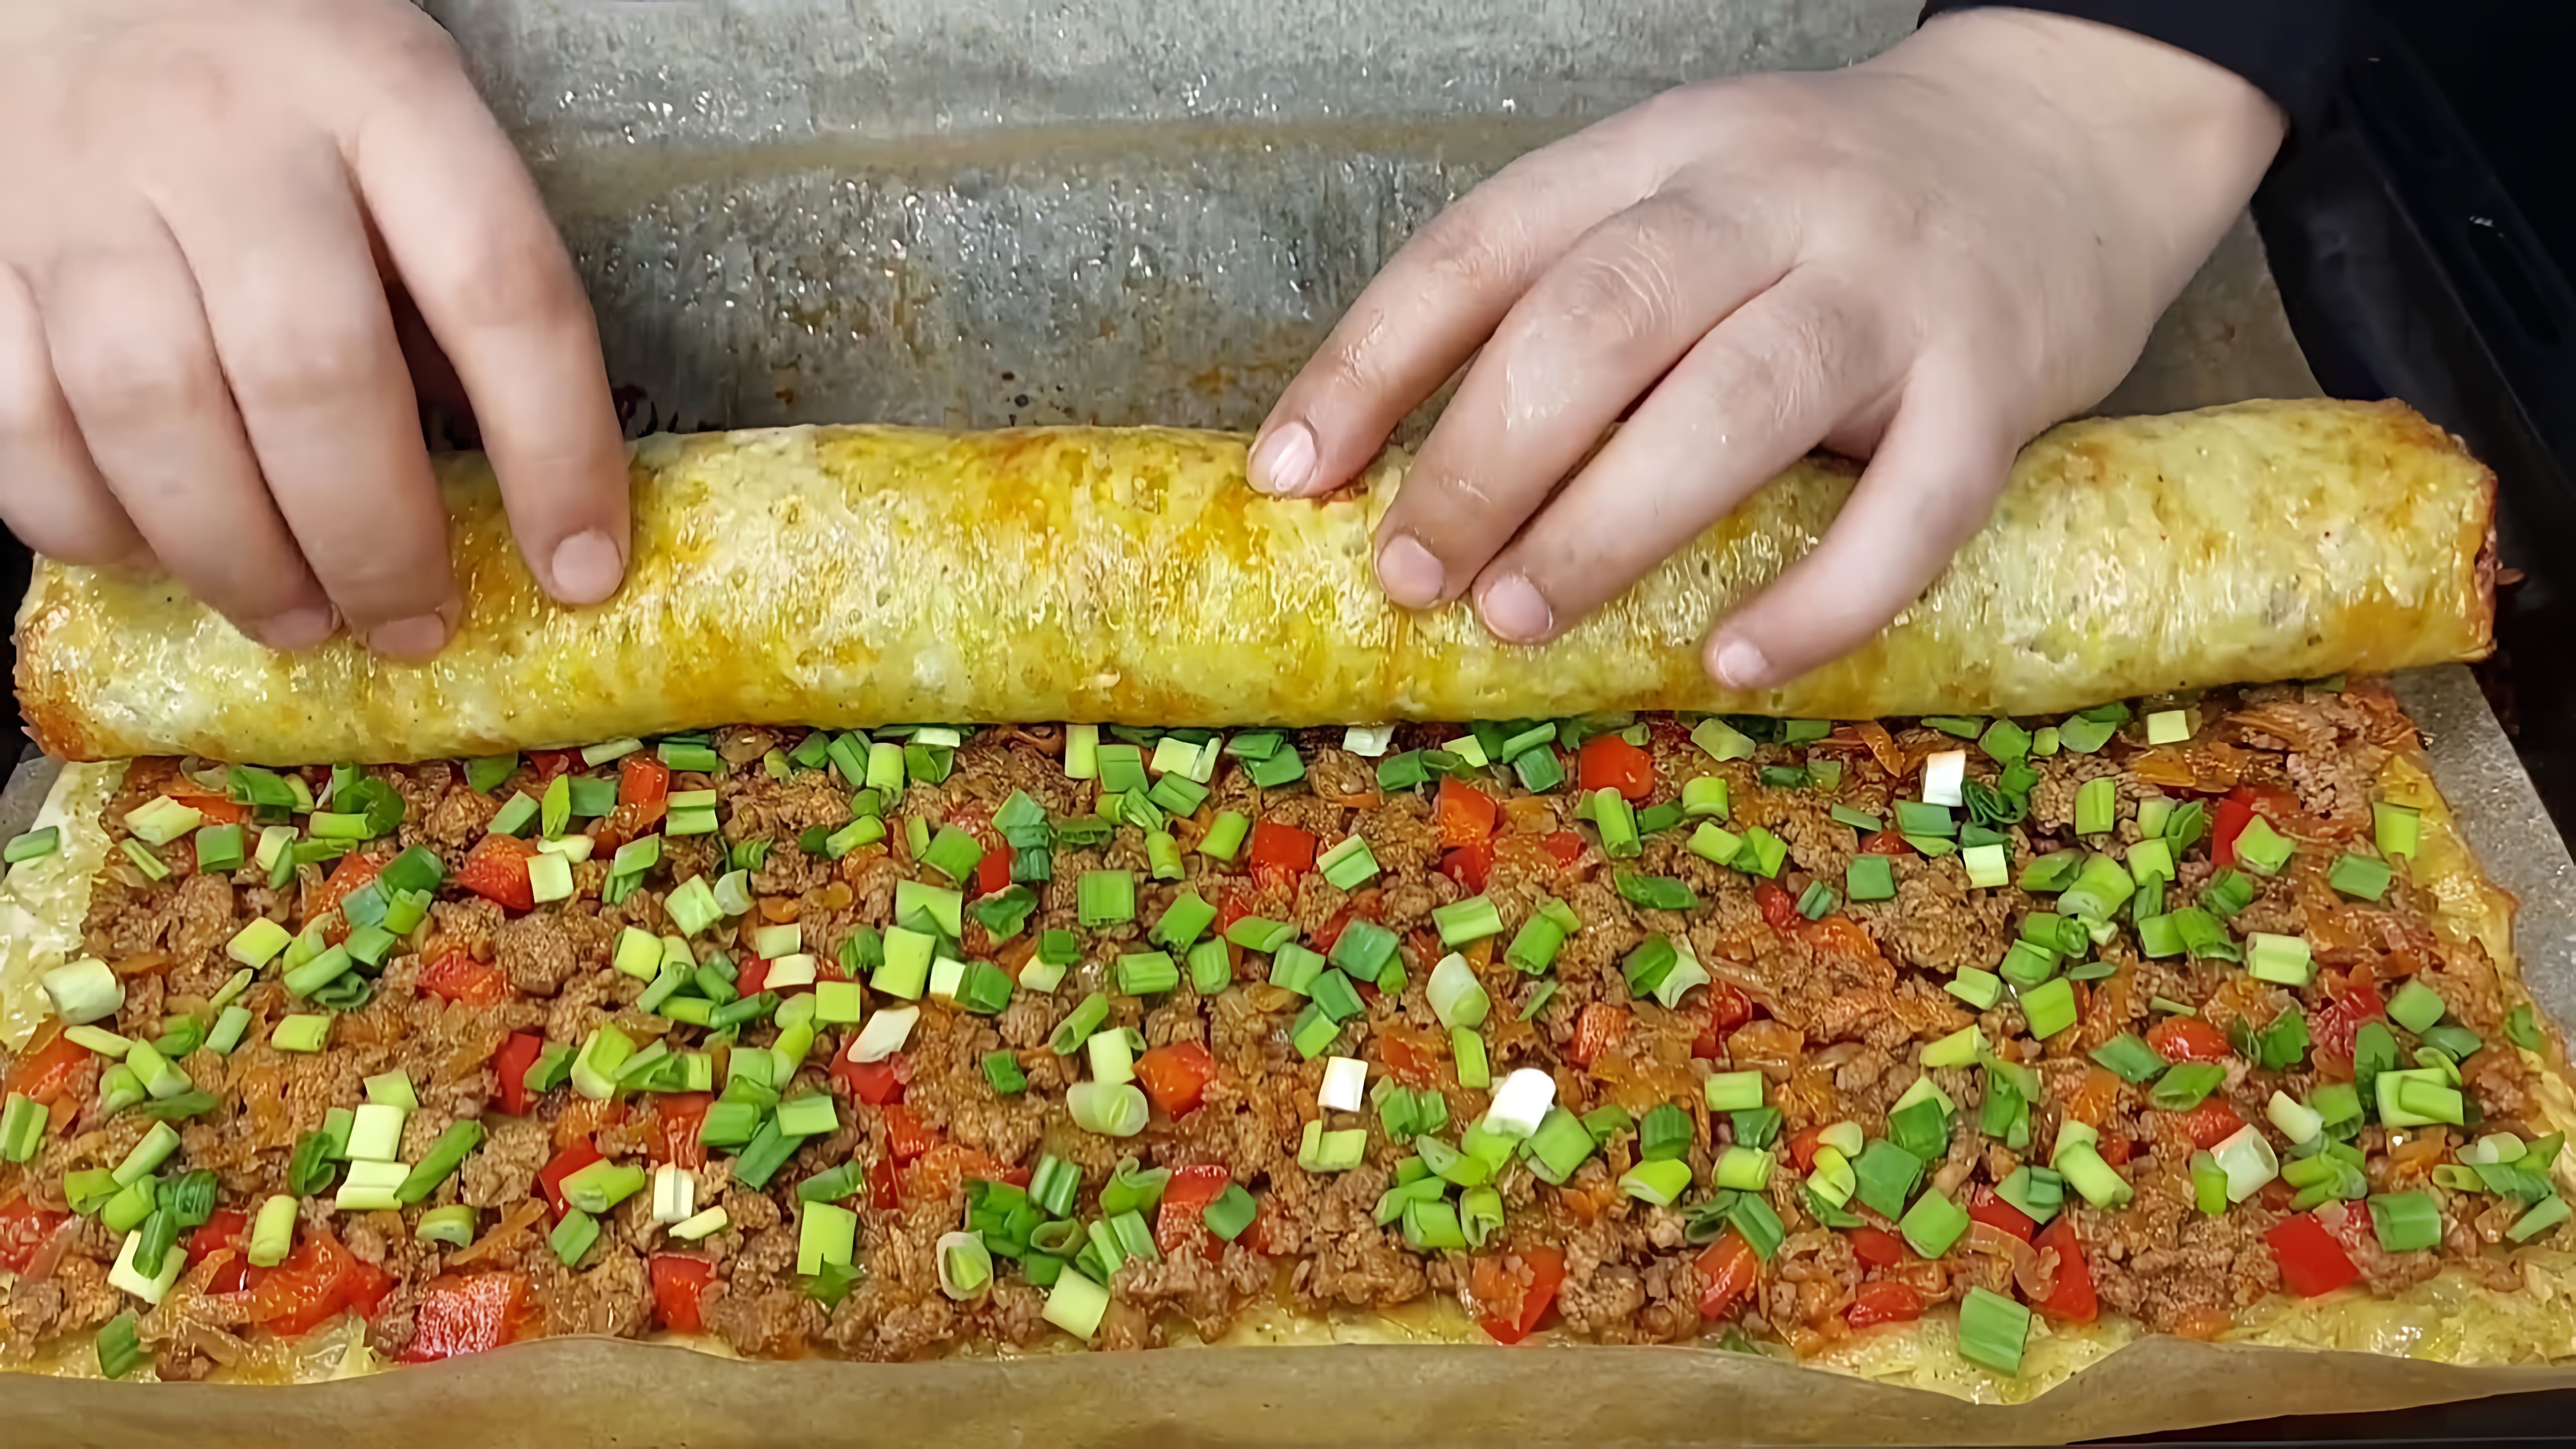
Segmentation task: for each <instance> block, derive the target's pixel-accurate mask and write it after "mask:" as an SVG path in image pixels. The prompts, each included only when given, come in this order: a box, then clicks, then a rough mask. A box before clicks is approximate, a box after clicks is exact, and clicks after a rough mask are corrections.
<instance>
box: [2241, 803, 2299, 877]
mask: <svg viewBox="0 0 2576 1449" xmlns="http://www.w3.org/2000/svg"><path fill="white" fill-rule="evenodd" d="M2297 848H2298V847H2297V846H2295V845H2294V844H2292V843H2291V841H2290V840H2289V838H2288V837H2286V836H2284V835H2282V834H2281V833H2280V832H2279V831H2276V830H2274V829H2273V828H2272V823H2271V822H2270V821H2268V820H2265V819H2264V818H2263V817H2262V816H2260V815H2257V816H2255V817H2254V818H2253V819H2252V820H2249V821H2247V822H2246V824H2245V828H2244V829H2243V830H2241V831H2239V832H2237V836H2236V858H2237V859H2238V860H2241V861H2243V862H2244V863H2245V865H2246V867H2247V868H2248V869H2250V870H2252V871H2254V872H2256V873H2257V874H2260V875H2279V874H2280V873H2281V867H2283V866H2285V865H2287V864H2289V863H2290V855H2291V853H2292V852H2293V851H2295V850H2296V849H2297Z"/></svg>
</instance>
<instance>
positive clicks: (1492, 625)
mask: <svg viewBox="0 0 2576 1449" xmlns="http://www.w3.org/2000/svg"><path fill="white" fill-rule="evenodd" d="M1485 627H1486V628H1487V629H1490V630H1492V631H1493V633H1494V636H1495V637H1496V638H1499V639H1504V640H1508V641H1510V642H1511V643H1514V644H1535V643H1537V642H1538V641H1539V640H1541V639H1544V638H1546V637H1547V636H1548V635H1550V634H1552V633H1555V632H1556V611H1555V610H1554V609H1551V608H1549V607H1548V605H1547V599H1546V598H1545V597H1544V596H1543V595H1541V594H1540V593H1539V591H1538V588H1537V586H1535V585H1533V584H1532V583H1531V582H1530V581H1529V580H1528V579H1526V578H1524V577H1522V576H1521V575H1519V574H1506V575H1504V576H1503V577H1501V578H1499V579H1496V580H1495V581H1494V582H1493V583H1492V584H1491V585H1490V586H1488V587H1487V588H1486V590H1485Z"/></svg>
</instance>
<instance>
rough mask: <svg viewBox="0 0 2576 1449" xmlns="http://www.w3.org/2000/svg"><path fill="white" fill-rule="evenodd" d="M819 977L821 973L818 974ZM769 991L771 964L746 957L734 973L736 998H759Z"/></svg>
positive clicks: (752, 957)
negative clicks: (761, 994)
mask: <svg viewBox="0 0 2576 1449" xmlns="http://www.w3.org/2000/svg"><path fill="white" fill-rule="evenodd" d="M816 974H817V975H818V976H819V975H820V974H821V973H820V972H817V973H816ZM768 989H769V963H768V962H767V961H764V960H762V959H761V958H759V957H758V956H745V957H744V958H742V964H741V965H739V966H736V967H735V968H734V971H733V990H734V994H735V995H736V996H758V995H759V994H760V993H762V992H764V991H766V990H768Z"/></svg>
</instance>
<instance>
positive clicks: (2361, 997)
mask: <svg viewBox="0 0 2576 1449" xmlns="http://www.w3.org/2000/svg"><path fill="white" fill-rule="evenodd" d="M2387 1016H2388V1003H2387V1002H2386V1001H2384V1000H2382V999H2380V995H2379V985H2378V983H2377V982H2375V981H2373V980H2371V979H2370V977H2368V976H2366V975H2363V974H2361V973H2360V972H2355V973H2354V974H2353V977H2352V979H2351V980H2350V981H2348V982H2346V983H2345V984H2344V988H2343V990H2341V991H2339V992H2337V993H2335V996H2334V999H2333V1000H2332V1001H2331V1002H2330V1003H2329V1004H2328V1005H2327V1006H2326V1009H2325V1010H2323V1011H2320V1012H2318V1013H2317V1015H2316V1020H2315V1022H2314V1023H2313V1024H2312V1025H2311V1026H2310V1028H2309V1029H2310V1030H2311V1031H2313V1032H2315V1033H2316V1039H2317V1045H2316V1053H2317V1055H2318V1056H2321V1057H2333V1058H2335V1059H2337V1060H2339V1061H2342V1062H2344V1063H2346V1064H2347V1066H2348V1065H2349V1064H2350V1063H2351V1061H2352V1052H2353V1038H2354V1037H2356V1036H2358V1035H2359V1034H2360V1033H2361V1028H2362V1025H2363V1023H2365V1022H2371V1021H2382V1020H2385V1019H2386V1018H2387ZM2346 1075H2347V1076H2348V1075H2350V1072H2349V1071H2347V1072H2346Z"/></svg>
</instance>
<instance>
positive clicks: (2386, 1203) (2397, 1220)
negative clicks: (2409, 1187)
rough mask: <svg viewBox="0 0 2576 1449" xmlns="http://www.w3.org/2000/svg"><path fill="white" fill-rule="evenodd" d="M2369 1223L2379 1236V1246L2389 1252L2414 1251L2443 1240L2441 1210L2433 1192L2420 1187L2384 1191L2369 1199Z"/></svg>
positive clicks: (2438, 1243)
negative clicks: (2399, 1190)
mask: <svg viewBox="0 0 2576 1449" xmlns="http://www.w3.org/2000/svg"><path fill="white" fill-rule="evenodd" d="M2370 1225H2371V1228H2372V1230H2373V1231H2375V1232H2376V1233H2377V1234H2378V1235H2379V1246H2380V1248H2381V1249H2382V1250H2384V1251H2386V1252H2391V1253H2413V1252H2420V1251H2422V1250H2423V1249H2426V1248H2431V1247H2436V1246H2439V1245H2440V1243H2441V1241H2442V1210H2441V1207H2440V1206H2439V1205H2438V1204H2436V1203H2435V1202H2434V1201H2433V1195H2432V1194H2431V1193H2429V1192H2425V1191H2423V1190H2422V1189H2420V1188H2419V1189H2417V1190H2415V1191H2413V1192H2383V1193H2378V1194H2375V1195H2374V1196H2372V1197H2371V1199H2370Z"/></svg>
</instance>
